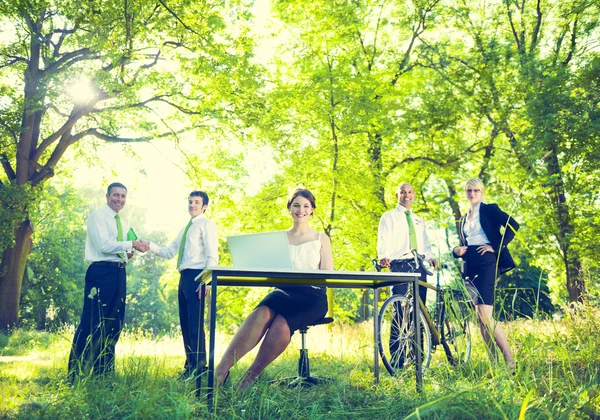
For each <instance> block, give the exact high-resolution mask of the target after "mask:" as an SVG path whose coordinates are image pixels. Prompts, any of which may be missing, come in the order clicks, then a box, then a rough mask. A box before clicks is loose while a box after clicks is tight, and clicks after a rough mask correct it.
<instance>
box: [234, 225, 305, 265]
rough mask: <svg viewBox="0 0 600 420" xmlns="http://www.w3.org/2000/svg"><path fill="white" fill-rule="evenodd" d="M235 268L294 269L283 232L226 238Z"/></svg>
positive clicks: (285, 235)
mask: <svg viewBox="0 0 600 420" xmlns="http://www.w3.org/2000/svg"><path fill="white" fill-rule="evenodd" d="M227 243H228V245H229V253H230V254H231V259H232V261H233V266H234V267H235V268H270V269H290V268H294V266H293V264H292V258H291V256H290V245H289V243H288V237H287V233H286V232H285V231H277V232H265V233H252V234H248V235H233V236H228V237H227Z"/></svg>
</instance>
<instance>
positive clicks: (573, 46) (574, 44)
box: [562, 18, 579, 66]
mask: <svg viewBox="0 0 600 420" xmlns="http://www.w3.org/2000/svg"><path fill="white" fill-rule="evenodd" d="M578 23H579V19H577V18H576V19H575V21H574V22H573V32H571V46H570V48H569V54H567V58H565V60H564V61H563V62H562V64H563V66H566V65H567V64H569V63H570V62H571V59H572V58H573V54H575V49H576V48H577V24H578Z"/></svg>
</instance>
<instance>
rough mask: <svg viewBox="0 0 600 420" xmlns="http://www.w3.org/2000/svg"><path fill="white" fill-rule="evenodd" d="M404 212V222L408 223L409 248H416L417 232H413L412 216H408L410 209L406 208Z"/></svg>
mask: <svg viewBox="0 0 600 420" xmlns="http://www.w3.org/2000/svg"><path fill="white" fill-rule="evenodd" d="M404 214H406V223H408V237H409V238H410V249H411V250H412V249H417V232H415V225H413V221H412V217H410V210H406V211H405V212H404Z"/></svg>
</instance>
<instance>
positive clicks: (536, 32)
mask: <svg viewBox="0 0 600 420" xmlns="http://www.w3.org/2000/svg"><path fill="white" fill-rule="evenodd" d="M535 11H536V16H537V20H536V23H535V28H534V29H533V34H532V37H531V45H530V46H529V53H530V54H531V53H532V52H533V50H534V48H535V47H536V46H537V43H538V39H539V35H540V28H541V27H542V7H541V0H537V3H536V7H535Z"/></svg>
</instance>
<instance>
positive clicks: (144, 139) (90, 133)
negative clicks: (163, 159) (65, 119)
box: [69, 128, 192, 145]
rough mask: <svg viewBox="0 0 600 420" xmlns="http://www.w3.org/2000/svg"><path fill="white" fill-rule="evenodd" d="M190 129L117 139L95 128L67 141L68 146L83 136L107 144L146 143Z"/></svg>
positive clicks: (75, 135)
mask: <svg viewBox="0 0 600 420" xmlns="http://www.w3.org/2000/svg"><path fill="white" fill-rule="evenodd" d="M191 129H192V128H184V129H181V130H178V131H175V132H173V131H167V132H164V133H160V134H157V135H155V136H151V137H118V136H110V135H108V134H104V133H101V132H100V131H98V129H97V128H88V129H87V130H85V131H82V132H80V133H77V134H74V135H73V136H71V139H70V140H69V145H71V144H73V143H75V142H77V141H78V140H80V139H82V138H83V137H85V136H94V137H97V138H99V139H100V140H104V141H107V142H109V143H147V142H149V141H152V140H154V139H160V138H163V137H168V136H172V135H174V134H181V133H185V132H186V131H189V130H191Z"/></svg>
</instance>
